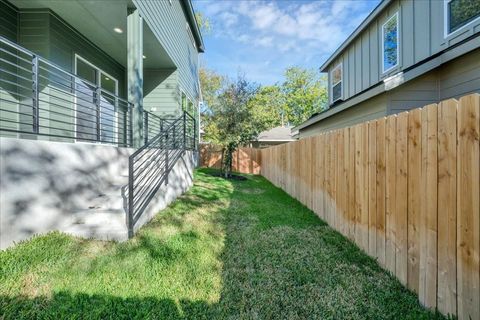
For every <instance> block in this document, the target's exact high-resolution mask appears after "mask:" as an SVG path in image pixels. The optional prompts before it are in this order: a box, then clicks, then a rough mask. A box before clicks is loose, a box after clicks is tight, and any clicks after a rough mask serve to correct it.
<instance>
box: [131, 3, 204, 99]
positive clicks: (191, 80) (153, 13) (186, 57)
mask: <svg viewBox="0 0 480 320" xmlns="http://www.w3.org/2000/svg"><path fill="white" fill-rule="evenodd" d="M134 3H135V5H136V6H137V8H138V10H140V14H141V15H142V17H143V18H144V20H145V21H146V23H147V24H148V26H149V27H150V29H151V30H152V31H153V33H154V34H155V35H156V36H157V38H158V39H159V41H160V43H161V44H162V46H163V47H164V49H165V51H166V52H167V53H168V55H169V56H170V58H171V59H172V61H173V62H174V63H175V65H176V66H177V69H178V72H179V73H178V78H179V79H178V80H179V83H180V87H181V89H182V90H184V91H185V92H186V94H187V95H188V96H189V97H190V98H192V99H193V100H194V101H196V102H198V99H199V88H198V52H197V49H196V48H195V47H194V45H193V43H192V41H191V40H190V37H189V36H188V33H187V28H186V26H187V20H186V17H185V14H184V11H183V8H182V4H181V3H180V1H172V4H170V2H169V1H140V0H134ZM179 107H180V106H179Z"/></svg>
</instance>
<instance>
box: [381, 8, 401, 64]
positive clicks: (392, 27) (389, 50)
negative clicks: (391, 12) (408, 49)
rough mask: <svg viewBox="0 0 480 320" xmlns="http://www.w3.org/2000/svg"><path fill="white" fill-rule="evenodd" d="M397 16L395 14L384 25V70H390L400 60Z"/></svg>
mask: <svg viewBox="0 0 480 320" xmlns="http://www.w3.org/2000/svg"><path fill="white" fill-rule="evenodd" d="M397 48H398V27H397V16H396V15H395V16H393V17H392V18H391V19H390V20H388V21H387V23H385V25H384V26H383V70H384V71H385V70H388V69H390V68H392V67H394V66H396V65H397V62H398V53H397Z"/></svg>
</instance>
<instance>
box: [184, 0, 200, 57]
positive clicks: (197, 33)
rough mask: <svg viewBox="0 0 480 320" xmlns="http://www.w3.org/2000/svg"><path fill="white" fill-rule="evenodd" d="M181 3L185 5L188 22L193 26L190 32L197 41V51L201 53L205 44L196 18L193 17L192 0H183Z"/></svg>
mask: <svg viewBox="0 0 480 320" xmlns="http://www.w3.org/2000/svg"><path fill="white" fill-rule="evenodd" d="M182 2H183V4H184V5H185V7H186V9H187V10H186V11H187V18H188V22H189V24H190V25H191V26H192V27H193V28H192V29H193V30H192V32H193V35H194V37H195V40H196V41H197V42H198V52H200V53H203V52H205V46H204V43H203V38H202V33H201V32H200V28H199V26H198V23H197V19H196V18H195V11H194V10H193V6H192V1H191V0H183V1H182Z"/></svg>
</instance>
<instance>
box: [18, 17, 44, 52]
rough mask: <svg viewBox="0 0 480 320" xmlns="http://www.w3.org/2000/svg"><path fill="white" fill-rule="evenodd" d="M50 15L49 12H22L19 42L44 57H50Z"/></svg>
mask: <svg viewBox="0 0 480 320" xmlns="http://www.w3.org/2000/svg"><path fill="white" fill-rule="evenodd" d="M49 23H50V15H49V13H47V12H20V13H19V20H18V24H19V28H18V43H19V44H20V45H21V46H23V47H25V48H27V49H28V50H30V51H33V52H35V53H37V54H39V55H41V56H43V57H46V58H48V56H49V53H50V50H49V48H48V43H49Z"/></svg>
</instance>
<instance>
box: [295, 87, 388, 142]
mask: <svg viewBox="0 0 480 320" xmlns="http://www.w3.org/2000/svg"><path fill="white" fill-rule="evenodd" d="M387 105H388V98H387V95H386V94H381V95H378V96H376V97H374V98H372V99H369V100H367V101H364V102H361V103H359V104H358V105H356V106H355V107H353V108H349V109H346V110H344V111H342V112H339V113H337V114H335V115H333V116H331V117H328V118H326V119H324V120H322V121H319V122H317V123H315V124H313V125H311V126H308V127H306V128H304V129H300V132H299V135H298V136H299V138H300V139H302V138H306V137H310V136H314V135H316V134H319V133H321V132H324V131H329V130H334V129H338V128H344V127H348V126H352V125H355V124H357V123H361V122H365V121H368V120H373V119H378V118H381V117H384V116H386V115H387Z"/></svg>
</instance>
